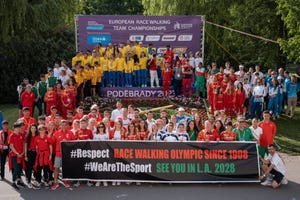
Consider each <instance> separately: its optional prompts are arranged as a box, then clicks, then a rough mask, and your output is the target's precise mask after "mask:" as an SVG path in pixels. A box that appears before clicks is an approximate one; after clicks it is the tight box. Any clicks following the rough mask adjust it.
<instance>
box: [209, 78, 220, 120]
mask: <svg viewBox="0 0 300 200" xmlns="http://www.w3.org/2000/svg"><path fill="white" fill-rule="evenodd" d="M218 87H219V83H218V79H217V77H216V76H214V77H213V82H211V83H210V84H209V86H208V91H207V94H208V101H209V104H210V112H211V114H214V111H215V100H214V97H215V95H216V94H217V89H218Z"/></svg>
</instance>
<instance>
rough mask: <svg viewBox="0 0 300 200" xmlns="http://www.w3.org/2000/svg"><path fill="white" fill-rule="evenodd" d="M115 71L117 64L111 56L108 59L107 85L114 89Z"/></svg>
mask: <svg viewBox="0 0 300 200" xmlns="http://www.w3.org/2000/svg"><path fill="white" fill-rule="evenodd" d="M116 70H117V64H116V61H115V58H114V56H113V55H111V56H110V57H109V61H108V74H109V75H108V83H107V85H108V86H109V87H115V84H116Z"/></svg>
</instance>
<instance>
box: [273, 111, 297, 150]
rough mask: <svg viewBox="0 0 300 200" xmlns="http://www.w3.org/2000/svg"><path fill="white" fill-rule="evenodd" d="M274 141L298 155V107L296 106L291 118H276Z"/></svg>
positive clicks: (283, 148)
mask: <svg viewBox="0 0 300 200" xmlns="http://www.w3.org/2000/svg"><path fill="white" fill-rule="evenodd" d="M276 125H277V135H276V137H275V141H276V142H277V143H278V144H279V146H281V147H282V150H283V151H285V152H287V153H289V154H297V155H300V107H297V108H296V112H295V116H294V118H293V119H289V118H287V117H281V118H280V119H278V120H276Z"/></svg>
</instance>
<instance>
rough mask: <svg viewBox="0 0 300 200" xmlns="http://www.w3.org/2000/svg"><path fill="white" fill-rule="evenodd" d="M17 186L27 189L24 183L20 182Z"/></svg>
mask: <svg viewBox="0 0 300 200" xmlns="http://www.w3.org/2000/svg"><path fill="white" fill-rule="evenodd" d="M17 185H18V186H21V187H23V188H25V184H24V183H23V182H22V181H18V182H17Z"/></svg>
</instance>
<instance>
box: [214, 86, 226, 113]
mask: <svg viewBox="0 0 300 200" xmlns="http://www.w3.org/2000/svg"><path fill="white" fill-rule="evenodd" d="M214 101H215V103H214V105H215V110H216V111H219V110H224V94H223V93H222V88H221V87H220V86H219V87H218V89H217V93H216V94H214Z"/></svg>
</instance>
